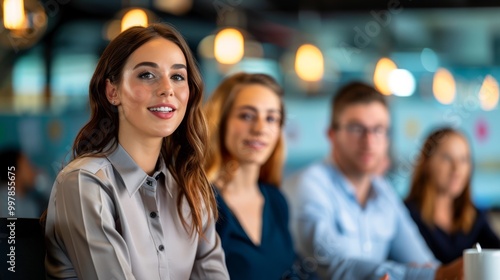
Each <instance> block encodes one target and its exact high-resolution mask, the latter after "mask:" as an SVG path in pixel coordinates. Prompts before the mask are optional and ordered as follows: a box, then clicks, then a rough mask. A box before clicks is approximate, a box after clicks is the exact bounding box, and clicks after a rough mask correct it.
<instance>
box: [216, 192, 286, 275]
mask: <svg viewBox="0 0 500 280" xmlns="http://www.w3.org/2000/svg"><path fill="white" fill-rule="evenodd" d="M259 188H260V191H261V192H262V195H263V196H264V209H263V211H262V212H263V213H262V236H261V244H260V245H255V244H254V243H253V242H252V241H251V240H250V238H249V237H248V235H247V234H246V232H245V231H244V230H243V227H242V226H241V224H240V223H239V221H238V219H237V218H236V216H235V215H234V214H233V213H232V212H231V210H230V209H229V207H228V206H227V204H226V203H225V202H224V199H223V198H222V196H221V195H220V193H219V192H218V191H217V190H216V198H217V205H218V209H219V219H218V221H217V225H216V229H217V232H218V233H219V236H220V238H221V241H222V248H224V251H225V254H226V264H227V269H228V271H229V275H230V277H231V279H237V280H245V279H251V280H255V279H259V280H266V279H270V280H277V279H284V278H287V276H290V275H292V273H291V272H292V270H293V268H292V266H293V264H294V261H295V260H296V255H295V251H294V249H293V245H292V244H293V243H292V239H291V236H290V232H289V230H288V205H287V203H286V200H285V198H284V197H283V195H282V194H281V192H280V191H279V190H278V189H277V188H276V187H273V186H270V185H265V184H260V183H259Z"/></svg>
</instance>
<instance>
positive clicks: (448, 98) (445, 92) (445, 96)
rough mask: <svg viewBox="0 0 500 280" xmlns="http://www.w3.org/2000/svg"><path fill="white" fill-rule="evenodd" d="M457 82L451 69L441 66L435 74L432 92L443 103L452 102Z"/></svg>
mask: <svg viewBox="0 0 500 280" xmlns="http://www.w3.org/2000/svg"><path fill="white" fill-rule="evenodd" d="M456 91H457V90H456V83H455V79H454V78H453V75H452V74H451V73H450V71H448V70H446V69H444V68H439V69H438V70H437V71H436V73H435V74H434V80H433V82H432V92H433V93H434V97H436V99H437V101H439V102H440V103H441V104H450V103H451V102H453V100H455V95H456Z"/></svg>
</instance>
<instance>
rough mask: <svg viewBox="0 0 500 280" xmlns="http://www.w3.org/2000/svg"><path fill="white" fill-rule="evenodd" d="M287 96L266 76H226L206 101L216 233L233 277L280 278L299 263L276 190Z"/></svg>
mask: <svg viewBox="0 0 500 280" xmlns="http://www.w3.org/2000/svg"><path fill="white" fill-rule="evenodd" d="M282 98H283V90H282V89H281V87H280V86H279V85H278V84H277V83H276V81H275V80H274V79H273V78H271V77H270V76H268V75H264V74H247V73H238V74H235V75H233V76H230V77H228V78H226V79H225V80H224V81H223V82H222V83H221V84H220V85H219V87H218V88H217V89H215V91H214V93H213V94H212V95H211V96H210V99H209V100H208V102H207V104H206V107H205V110H206V111H205V112H206V116H207V120H208V124H209V135H210V145H209V146H210V149H209V153H208V154H207V155H206V162H205V168H206V171H207V176H208V178H209V180H210V182H211V183H213V185H214V186H215V189H216V191H217V194H218V196H217V202H218V208H219V220H218V222H217V226H216V228H217V232H218V233H219V235H220V237H221V240H222V247H223V248H224V251H225V254H226V264H227V267H228V271H229V275H230V276H231V279H238V280H242V279H283V278H287V277H289V276H290V275H291V274H292V273H293V271H292V270H293V268H292V266H293V264H294V261H295V259H296V256H295V252H294V250H293V245H292V240H291V237H290V233H289V231H288V207H287V203H286V201H285V198H284V197H283V195H282V194H281V192H280V191H279V189H278V187H279V186H280V184H281V177H282V174H281V173H282V168H283V161H284V152H285V148H284V140H283V135H282V128H283V121H284V118H285V111H284V106H283V100H282Z"/></svg>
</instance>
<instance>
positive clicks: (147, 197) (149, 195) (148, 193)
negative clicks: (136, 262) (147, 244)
mask: <svg viewBox="0 0 500 280" xmlns="http://www.w3.org/2000/svg"><path fill="white" fill-rule="evenodd" d="M157 185H158V176H157V178H156V179H155V178H153V177H147V179H146V181H145V182H144V184H143V190H144V192H143V194H144V195H143V196H142V199H143V202H144V205H145V211H146V217H147V219H148V225H149V229H150V234H151V238H152V239H153V243H154V244H155V247H156V252H157V256H158V273H159V275H160V279H170V276H169V274H168V271H169V268H168V261H167V260H168V255H167V250H166V247H165V245H166V244H165V238H164V235H163V230H162V227H161V223H160V219H161V217H160V216H159V211H158V203H157V201H156V189H157Z"/></svg>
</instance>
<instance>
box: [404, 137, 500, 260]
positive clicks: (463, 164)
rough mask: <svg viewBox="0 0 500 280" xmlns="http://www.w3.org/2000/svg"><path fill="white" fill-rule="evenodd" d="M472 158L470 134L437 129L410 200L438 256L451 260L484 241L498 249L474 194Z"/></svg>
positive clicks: (416, 172)
mask: <svg viewBox="0 0 500 280" xmlns="http://www.w3.org/2000/svg"><path fill="white" fill-rule="evenodd" d="M471 176H472V159H471V152H470V148H469V144H468V142H467V139H466V137H465V136H464V135H463V134H462V133H461V132H459V131H457V130H455V129H452V128H449V127H446V128H442V129H438V130H436V131H434V132H432V133H431V134H430V135H429V136H428V137H427V139H426V140H425V142H424V145H423V147H422V150H421V151H420V156H419V158H418V159H417V162H416V166H415V170H414V173H413V178H412V182H411V188H410V193H409V195H408V198H407V199H406V205H407V207H408V209H409V210H410V214H411V216H412V218H413V219H414V220H415V222H416V224H417V225H418V227H419V230H420V233H421V234H422V236H423V237H424V239H425V241H426V242H427V245H428V246H429V248H430V249H431V250H432V252H433V253H434V255H435V257H436V258H437V259H438V260H440V261H441V262H442V263H444V264H446V263H449V262H451V261H453V260H454V259H456V258H459V257H461V256H462V252H463V250H464V249H466V248H471V247H472V246H473V245H474V244H475V243H476V242H479V243H480V244H481V246H482V247H484V248H499V247H500V240H499V239H498V237H497V236H496V235H495V233H494V232H493V230H492V229H491V227H490V225H489V223H488V220H487V217H486V214H485V213H484V212H482V211H478V209H476V207H475V206H474V204H473V202H472V198H471Z"/></svg>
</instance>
